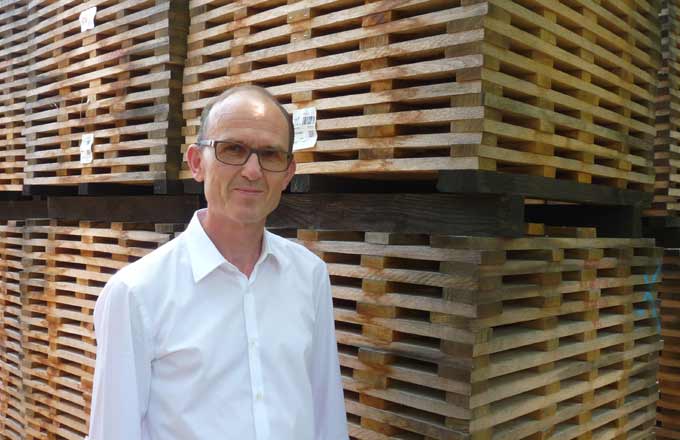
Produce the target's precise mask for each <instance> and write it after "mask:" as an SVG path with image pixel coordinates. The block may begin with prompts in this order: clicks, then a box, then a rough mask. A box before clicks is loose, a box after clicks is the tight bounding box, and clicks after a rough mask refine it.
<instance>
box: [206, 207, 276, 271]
mask: <svg viewBox="0 0 680 440" xmlns="http://www.w3.org/2000/svg"><path fill="white" fill-rule="evenodd" d="M201 214H202V215H201ZM198 220H199V221H200V222H201V226H203V230H204V231H205V233H206V234H207V235H208V237H209V238H210V240H211V241H212V242H213V244H214V245H215V247H216V248H217V250H218V251H219V252H220V254H222V256H223V257H224V258H225V259H226V260H227V261H229V262H230V263H231V264H233V265H234V266H236V268H237V269H238V270H239V271H241V272H242V273H243V274H244V275H245V276H246V277H248V278H250V275H251V274H252V272H253V269H254V268H255V263H257V260H258V258H260V253H261V251H262V239H263V235H264V222H263V223H248V224H243V223H236V222H233V221H232V220H231V219H229V218H224V217H218V216H216V215H214V214H212V213H210V212H209V211H208V210H205V211H203V212H201V213H200V214H199V216H198Z"/></svg>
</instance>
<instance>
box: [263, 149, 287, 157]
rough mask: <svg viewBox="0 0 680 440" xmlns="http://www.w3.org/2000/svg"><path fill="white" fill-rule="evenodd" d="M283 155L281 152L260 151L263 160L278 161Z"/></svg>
mask: <svg viewBox="0 0 680 440" xmlns="http://www.w3.org/2000/svg"><path fill="white" fill-rule="evenodd" d="M282 155H283V153H282V152H281V151H278V150H262V151H260V156H262V159H278V158H280V157H281V156H282Z"/></svg>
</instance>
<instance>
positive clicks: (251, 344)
mask: <svg viewBox="0 0 680 440" xmlns="http://www.w3.org/2000/svg"><path fill="white" fill-rule="evenodd" d="M255 347H257V339H251V340H250V348H255Z"/></svg>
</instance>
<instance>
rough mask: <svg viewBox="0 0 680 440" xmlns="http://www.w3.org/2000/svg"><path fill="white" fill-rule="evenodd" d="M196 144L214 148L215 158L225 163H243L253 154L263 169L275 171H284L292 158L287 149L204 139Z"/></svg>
mask: <svg viewBox="0 0 680 440" xmlns="http://www.w3.org/2000/svg"><path fill="white" fill-rule="evenodd" d="M197 145H201V146H208V147H213V148H215V157H216V158H217V160H219V161H220V162H222V163H224V164H227V165H243V164H245V163H246V162H248V159H250V156H251V155H253V154H255V155H256V156H257V161H258V163H259V164H260V167H261V168H262V169H263V170H267V171H273V172H277V173H278V172H282V171H286V169H288V165H290V161H291V160H292V159H293V154H292V153H289V152H288V151H282V150H277V149H275V148H263V149H260V150H258V149H255V148H250V147H249V146H247V145H243V144H239V143H238V142H231V141H216V140H213V139H206V140H203V141H199V142H197Z"/></svg>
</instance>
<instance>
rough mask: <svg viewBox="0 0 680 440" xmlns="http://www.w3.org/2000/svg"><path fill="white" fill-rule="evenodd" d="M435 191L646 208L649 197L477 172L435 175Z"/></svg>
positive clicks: (627, 192) (450, 171)
mask: <svg viewBox="0 0 680 440" xmlns="http://www.w3.org/2000/svg"><path fill="white" fill-rule="evenodd" d="M437 190H438V191H440V192H443V193H453V194H507V195H517V196H523V197H528V198H532V199H541V200H554V201H561V202H573V203H584V204H593V205H639V206H642V207H644V206H649V204H651V202H652V197H653V195H652V194H651V193H646V192H643V191H633V190H626V189H617V188H612V187H609V186H604V185H591V184H585V183H578V182H573V181H570V180H561V179H550V178H547V177H540V176H526V175H521V174H509V173H499V172H495V171H480V170H446V171H440V172H439V178H438V182H437Z"/></svg>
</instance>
